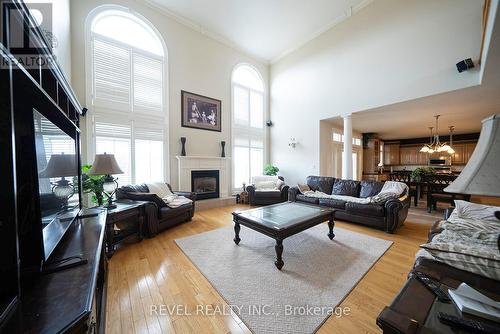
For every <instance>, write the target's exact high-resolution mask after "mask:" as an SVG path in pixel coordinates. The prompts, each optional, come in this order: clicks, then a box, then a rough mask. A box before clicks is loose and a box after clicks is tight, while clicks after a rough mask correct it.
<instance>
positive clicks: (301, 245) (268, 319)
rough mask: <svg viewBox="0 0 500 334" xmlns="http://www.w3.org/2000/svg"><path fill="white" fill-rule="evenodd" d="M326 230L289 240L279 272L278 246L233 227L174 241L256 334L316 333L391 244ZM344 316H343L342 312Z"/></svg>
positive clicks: (322, 226) (324, 227)
mask: <svg viewBox="0 0 500 334" xmlns="http://www.w3.org/2000/svg"><path fill="white" fill-rule="evenodd" d="M327 233H328V226H327V225H326V224H320V225H318V226H315V227H313V228H310V229H309V230H306V231H304V232H301V233H299V234H296V235H294V236H292V237H290V238H287V239H285V240H284V241H283V246H284V251H283V261H284V262H285V265H284V267H283V269H282V270H281V271H279V270H278V269H277V268H276V267H275V265H274V260H275V251H274V245H275V241H274V240H273V239H271V238H269V237H266V236H264V235H262V234H260V233H257V232H255V231H253V230H250V229H248V228H246V227H245V226H241V232H240V238H241V242H240V244H239V246H236V245H235V244H234V242H233V237H234V231H233V228H232V226H228V227H223V228H220V229H216V230H213V231H209V232H205V233H200V234H197V235H194V236H190V237H186V238H182V239H177V240H175V242H176V243H177V245H178V246H179V247H180V248H181V249H182V250H183V252H184V253H185V254H186V255H187V256H188V257H189V259H190V260H191V261H192V262H193V263H194V265H195V266H196V267H197V268H198V269H199V270H200V271H201V272H202V273H203V275H204V276H205V277H206V278H207V279H208V281H210V283H211V284H212V286H213V287H214V288H215V289H216V290H217V291H218V292H219V293H220V294H221V296H222V297H223V298H224V299H225V300H226V302H227V303H228V304H229V305H230V306H231V308H232V309H233V311H234V312H236V313H237V314H238V315H239V317H240V318H241V320H242V321H243V322H244V323H245V324H246V325H247V327H248V328H250V330H252V332H254V333H256V334H257V333H259V334H260V333H313V332H315V331H316V330H317V329H318V328H319V327H320V326H321V325H322V324H323V322H324V321H325V320H326V319H327V318H328V316H329V313H328V312H330V313H331V311H332V309H333V308H335V307H336V306H337V305H338V304H340V302H341V301H342V300H343V299H344V298H345V297H346V295H347V294H348V293H349V292H350V291H351V290H352V289H353V288H354V287H355V286H356V284H357V283H358V281H359V280H360V279H361V278H362V277H363V276H364V275H365V273H366V272H367V271H368V270H370V268H371V267H372V266H373V264H374V263H375V262H376V261H377V260H378V259H379V258H380V257H381V256H382V255H383V254H384V253H385V251H387V249H389V247H390V246H391V244H392V242H390V241H386V240H382V239H378V238H374V237H370V236H367V235H364V234H360V233H355V232H351V231H348V230H344V229H341V228H335V229H334V233H335V235H336V236H335V238H334V239H333V241H330V239H328V237H327ZM336 311H339V310H336Z"/></svg>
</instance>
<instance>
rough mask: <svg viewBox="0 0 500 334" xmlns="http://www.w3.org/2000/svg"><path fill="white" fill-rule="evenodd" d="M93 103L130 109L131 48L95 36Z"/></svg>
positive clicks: (122, 109)
mask: <svg viewBox="0 0 500 334" xmlns="http://www.w3.org/2000/svg"><path fill="white" fill-rule="evenodd" d="M93 53H94V55H93V95H94V96H93V103H94V105H96V106H101V107H107V108H112V109H118V110H121V111H130V91H131V89H130V88H131V87H130V75H131V74H130V56H131V55H130V50H129V49H125V48H122V47H120V46H117V45H116V44H111V43H108V42H106V41H103V40H100V39H98V38H94V43H93Z"/></svg>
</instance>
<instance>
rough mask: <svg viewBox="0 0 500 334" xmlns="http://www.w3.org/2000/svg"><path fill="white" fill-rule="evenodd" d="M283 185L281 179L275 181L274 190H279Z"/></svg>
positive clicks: (283, 182)
mask: <svg viewBox="0 0 500 334" xmlns="http://www.w3.org/2000/svg"><path fill="white" fill-rule="evenodd" d="M284 184H285V181H283V180H281V179H278V181H276V190H281V187H282V186H283V185H284Z"/></svg>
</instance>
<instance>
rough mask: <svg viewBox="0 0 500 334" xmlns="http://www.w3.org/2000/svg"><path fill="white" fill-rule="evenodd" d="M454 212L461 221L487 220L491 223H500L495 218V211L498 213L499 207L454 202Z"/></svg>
mask: <svg viewBox="0 0 500 334" xmlns="http://www.w3.org/2000/svg"><path fill="white" fill-rule="evenodd" d="M455 211H456V214H457V215H458V217H459V218H462V219H475V220H487V221H491V222H493V223H500V220H498V219H497V217H495V211H500V207H499V206H490V205H484V204H477V203H471V202H467V201H459V200H456V201H455Z"/></svg>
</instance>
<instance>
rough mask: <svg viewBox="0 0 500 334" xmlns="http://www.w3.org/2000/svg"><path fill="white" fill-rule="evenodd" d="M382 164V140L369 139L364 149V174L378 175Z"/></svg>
mask: <svg viewBox="0 0 500 334" xmlns="http://www.w3.org/2000/svg"><path fill="white" fill-rule="evenodd" d="M379 163H380V140H378V139H369V140H368V142H367V143H366V145H365V147H364V148H363V172H364V173H368V174H371V173H376V172H377V171H378V164H379Z"/></svg>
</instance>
